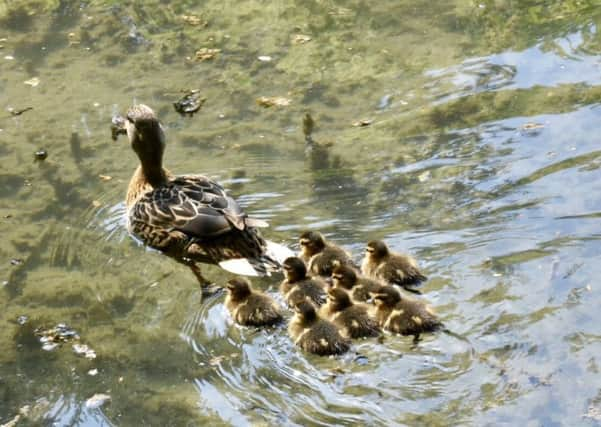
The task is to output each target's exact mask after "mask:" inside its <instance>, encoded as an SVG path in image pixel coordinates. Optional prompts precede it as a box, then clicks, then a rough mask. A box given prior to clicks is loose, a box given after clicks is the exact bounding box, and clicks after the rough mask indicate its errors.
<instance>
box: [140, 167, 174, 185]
mask: <svg viewBox="0 0 601 427" xmlns="http://www.w3.org/2000/svg"><path fill="white" fill-rule="evenodd" d="M140 173H141V174H142V176H143V177H144V180H145V181H146V182H148V183H149V184H150V185H151V186H152V187H153V188H154V187H159V186H161V185H164V184H165V183H167V174H166V172H165V169H163V165H162V161H161V160H159V161H158V162H157V161H156V160H155V161H152V162H150V161H144V160H142V161H141V163H140Z"/></svg>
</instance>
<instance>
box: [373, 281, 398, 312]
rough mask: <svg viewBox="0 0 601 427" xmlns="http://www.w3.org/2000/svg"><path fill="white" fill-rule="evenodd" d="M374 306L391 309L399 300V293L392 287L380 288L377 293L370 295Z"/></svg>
mask: <svg viewBox="0 0 601 427" xmlns="http://www.w3.org/2000/svg"><path fill="white" fill-rule="evenodd" d="M371 296H372V297H373V299H374V304H375V305H376V306H378V307H379V306H383V307H393V306H394V305H395V304H396V303H397V302H399V301H400V300H401V293H400V292H399V291H398V290H397V289H396V288H394V287H393V286H388V285H387V286H382V287H381V288H380V289H379V290H378V292H373V293H371Z"/></svg>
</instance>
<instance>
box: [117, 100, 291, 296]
mask: <svg viewBox="0 0 601 427" xmlns="http://www.w3.org/2000/svg"><path fill="white" fill-rule="evenodd" d="M121 127H123V128H124V129H125V132H126V133H127V136H128V139H129V142H130V144H131V147H132V149H133V150H134V152H135V153H136V154H137V156H138V158H139V160H140V165H139V166H138V168H137V169H136V171H135V172H134V174H133V176H132V178H131V180H130V182H129V187H128V190H127V196H126V208H127V226H128V230H129V232H130V233H131V234H133V235H134V236H136V237H137V238H139V239H140V240H142V242H144V244H146V245H147V246H150V247H152V248H154V249H157V250H159V251H161V252H163V253H164V254H166V255H168V256H170V257H173V258H174V259H175V260H177V261H178V262H180V263H182V264H185V265H187V266H188V267H190V269H191V270H192V272H193V273H194V274H195V276H196V278H197V279H198V281H199V283H200V284H201V286H205V285H207V284H209V283H210V281H208V280H207V279H205V278H204V277H203V276H202V274H201V272H200V268H199V267H198V265H197V263H207V264H219V265H220V266H221V267H222V268H225V269H228V270H230V271H232V272H234V273H237V274H244V275H268V274H269V273H270V272H271V271H276V270H279V268H280V260H282V261H283V260H284V259H285V258H286V257H288V256H291V255H292V253H291V251H290V250H288V249H287V248H284V247H283V246H280V245H276V244H274V243H272V242H268V241H266V240H265V239H264V238H263V237H262V236H261V233H260V232H259V230H258V227H264V226H266V223H265V222H263V221H260V220H256V219H252V218H250V217H249V216H248V215H247V214H246V213H245V212H244V211H243V210H242V208H241V207H240V206H239V205H238V203H236V201H235V200H234V199H233V198H232V197H230V196H229V195H228V194H227V193H226V191H225V190H224V189H223V187H221V186H220V185H219V184H218V183H216V182H215V181H213V180H211V179H210V178H208V177H206V176H202V175H181V176H175V175H173V174H172V173H171V172H169V171H168V170H167V169H165V168H164V167H163V154H164V151H165V134H164V132H163V127H162V126H161V124H160V122H159V120H158V119H157V117H156V115H155V113H154V111H152V109H150V107H148V106H146V105H143V104H138V105H134V106H133V107H131V108H130V109H129V110H128V111H127V116H126V118H125V119H123V120H122V121H120V122H119V123H118V126H117V128H118V129H117V132H114V136H115V137H116V136H117V135H118V133H120V131H121Z"/></svg>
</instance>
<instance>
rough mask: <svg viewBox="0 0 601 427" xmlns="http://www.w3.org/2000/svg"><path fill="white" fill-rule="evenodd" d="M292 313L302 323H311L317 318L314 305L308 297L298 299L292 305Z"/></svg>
mask: <svg viewBox="0 0 601 427" xmlns="http://www.w3.org/2000/svg"><path fill="white" fill-rule="evenodd" d="M294 313H295V314H296V316H297V317H298V319H299V320H300V321H301V322H302V323H304V324H308V323H311V322H313V321H315V320H316V319H317V311H316V310H315V306H314V305H313V304H312V303H311V301H309V300H308V299H303V300H301V301H298V302H297V303H296V304H295V305H294Z"/></svg>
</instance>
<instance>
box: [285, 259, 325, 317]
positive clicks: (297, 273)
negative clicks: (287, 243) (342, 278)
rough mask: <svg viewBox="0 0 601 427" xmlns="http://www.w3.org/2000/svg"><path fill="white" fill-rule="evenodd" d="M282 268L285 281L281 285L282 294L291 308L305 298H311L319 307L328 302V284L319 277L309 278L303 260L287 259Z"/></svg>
mask: <svg viewBox="0 0 601 427" xmlns="http://www.w3.org/2000/svg"><path fill="white" fill-rule="evenodd" d="M282 268H283V269H284V275H285V279H284V281H283V282H282V283H281V284H280V292H281V293H282V294H283V295H284V298H285V299H286V302H287V303H288V305H289V306H291V307H292V306H294V305H295V304H296V303H297V302H298V301H301V300H304V299H305V298H309V299H310V300H311V302H313V303H314V304H315V305H318V306H320V305H322V304H323V303H324V302H325V301H326V292H325V289H326V286H327V285H326V283H325V282H324V281H323V280H322V279H320V278H319V277H309V276H307V267H305V263H304V262H303V260H302V259H300V258H297V257H290V258H286V260H285V261H284V263H283V265H282Z"/></svg>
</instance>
